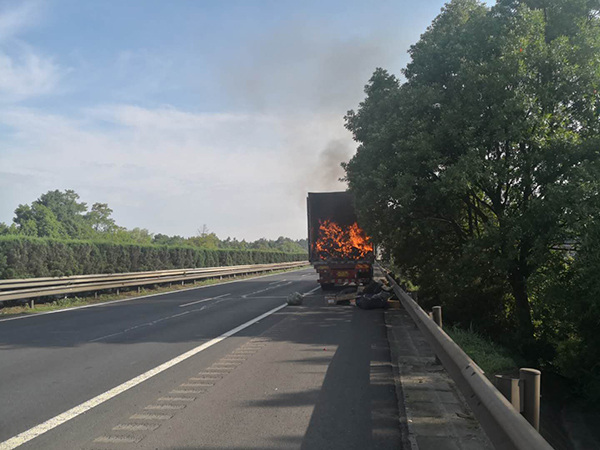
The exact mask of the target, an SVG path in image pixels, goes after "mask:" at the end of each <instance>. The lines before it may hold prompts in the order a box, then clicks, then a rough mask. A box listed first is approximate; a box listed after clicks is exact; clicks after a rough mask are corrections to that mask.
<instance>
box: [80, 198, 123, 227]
mask: <svg viewBox="0 0 600 450" xmlns="http://www.w3.org/2000/svg"><path fill="white" fill-rule="evenodd" d="M112 213H113V210H112V209H110V208H109V207H108V204H107V203H94V204H93V205H92V208H91V209H90V211H89V212H88V213H87V214H86V215H85V216H84V217H85V220H86V221H87V223H88V224H89V225H90V226H91V227H92V229H93V230H94V231H96V232H97V233H113V232H114V231H115V230H116V228H117V225H116V224H115V220H114V219H113V218H112V217H110V216H111V215H112Z"/></svg>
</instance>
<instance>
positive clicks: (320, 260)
mask: <svg viewBox="0 0 600 450" xmlns="http://www.w3.org/2000/svg"><path fill="white" fill-rule="evenodd" d="M306 203H307V210H308V247H309V249H308V253H309V255H308V256H309V261H310V262H311V263H312V265H313V266H314V268H315V269H316V271H317V273H318V274H319V283H320V284H321V288H322V289H323V290H327V289H331V288H333V287H334V286H336V285H347V284H350V283H353V284H357V285H358V284H361V283H365V284H366V283H369V282H370V281H371V279H372V278H373V260H374V254H373V244H372V243H371V240H370V239H369V237H368V236H367V235H366V234H365V232H364V231H363V230H362V229H361V228H360V227H359V225H358V223H357V218H356V213H355V211H354V203H353V199H352V195H351V194H350V193H348V192H318V193H315V192H309V193H308V198H307V199H306Z"/></svg>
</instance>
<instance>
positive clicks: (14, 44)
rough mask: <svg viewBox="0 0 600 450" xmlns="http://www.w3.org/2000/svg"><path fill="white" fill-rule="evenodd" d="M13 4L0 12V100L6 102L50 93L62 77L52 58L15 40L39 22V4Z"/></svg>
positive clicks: (26, 2)
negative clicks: (14, 5) (13, 5)
mask: <svg viewBox="0 0 600 450" xmlns="http://www.w3.org/2000/svg"><path fill="white" fill-rule="evenodd" d="M16 5H17V6H16V7H13V8H11V9H9V8H4V9H2V10H0V98H1V99H2V101H3V102H5V103H6V102H17V101H20V100H23V99H26V98H30V97H34V96H38V95H44V94H49V93H52V92H53V91H54V90H55V89H56V87H57V85H58V82H59V81H60V79H61V77H62V75H63V74H64V71H63V70H62V69H61V68H60V67H59V66H58V65H57V64H56V63H55V62H54V61H53V59H52V58H51V57H48V56H45V55H42V54H40V53H39V52H37V51H36V50H35V49H33V48H32V47H31V46H29V45H27V44H26V43H25V42H24V41H22V40H21V39H19V38H18V36H19V35H20V34H21V33H22V32H23V31H25V30H26V29H27V28H29V27H31V26H33V25H35V24H36V23H37V22H38V20H39V17H40V12H41V7H40V4H39V2H32V1H23V2H19V3H16Z"/></svg>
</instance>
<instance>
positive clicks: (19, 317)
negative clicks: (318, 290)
mask: <svg viewBox="0 0 600 450" xmlns="http://www.w3.org/2000/svg"><path fill="white" fill-rule="evenodd" d="M297 270H298V271H300V270H308V268H303V267H301V268H299V269H297ZM278 275H281V274H280V273H274V274H269V275H260V276H258V277H252V278H245V279H242V280H233V281H224V282H222V283H214V284H207V285H205V286H197V287H191V288H187V289H179V290H178V291H171V292H161V293H160V294H149V295H142V296H141V297H132V298H124V299H122V300H112V301H109V302H102V303H94V304H93V305H84V306H74V307H73V308H65V309H57V310H56V311H46V312H40V313H35V314H27V315H24V316H18V317H9V318H7V319H0V322H9V321H11V320H20V319H31V318H33V317H39V316H45V315H48V314H58V313H64V312H69V311H75V310H77V309H84V308H94V307H96V306H105V305H112V304H115V303H122V302H131V301H133V300H141V299H144V298H150V297H158V296H160V295H171V294H179V293H180V292H186V291H193V290H195V289H204V288H211V287H218V286H223V285H224V284H231V283H241V282H244V281H250V280H257V279H259V278H267V277H275V276H278Z"/></svg>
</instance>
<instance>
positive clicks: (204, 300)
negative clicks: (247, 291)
mask: <svg viewBox="0 0 600 450" xmlns="http://www.w3.org/2000/svg"><path fill="white" fill-rule="evenodd" d="M229 295H231V294H223V295H219V296H218V297H210V298H205V299H203V300H198V301H195V302H191V303H184V304H183V305H179V307H180V308H183V307H184V306H190V305H195V304H196V303H204V302H207V301H209V300H216V299H218V298H222V297H227V296H229Z"/></svg>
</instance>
